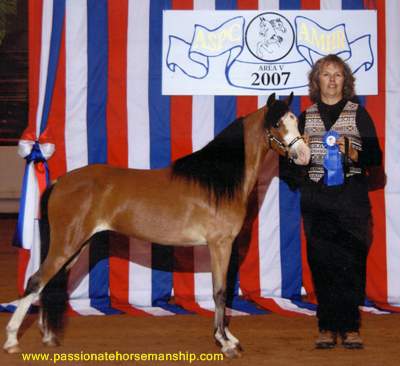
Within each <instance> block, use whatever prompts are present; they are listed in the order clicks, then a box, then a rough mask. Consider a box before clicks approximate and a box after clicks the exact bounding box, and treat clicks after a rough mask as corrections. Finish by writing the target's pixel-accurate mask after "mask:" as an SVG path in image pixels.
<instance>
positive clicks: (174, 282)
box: [19, 0, 400, 315]
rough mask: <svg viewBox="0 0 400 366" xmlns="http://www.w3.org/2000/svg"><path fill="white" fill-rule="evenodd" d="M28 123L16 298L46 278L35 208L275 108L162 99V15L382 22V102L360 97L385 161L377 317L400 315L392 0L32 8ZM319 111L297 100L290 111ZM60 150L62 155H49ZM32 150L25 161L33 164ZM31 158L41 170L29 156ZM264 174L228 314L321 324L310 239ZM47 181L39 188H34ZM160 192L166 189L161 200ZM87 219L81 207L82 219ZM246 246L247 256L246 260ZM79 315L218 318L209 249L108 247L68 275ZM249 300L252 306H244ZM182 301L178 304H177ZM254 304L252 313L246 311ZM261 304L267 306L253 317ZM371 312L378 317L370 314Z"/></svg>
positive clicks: (171, 1) (236, 100)
mask: <svg viewBox="0 0 400 366" xmlns="http://www.w3.org/2000/svg"><path fill="white" fill-rule="evenodd" d="M29 6H30V8H29V31H30V33H29V51H30V63H29V65H30V76H29V79H30V115H29V118H30V120H29V128H28V130H27V131H26V133H25V135H24V137H23V139H22V140H24V141H22V142H21V150H22V155H24V156H26V155H28V154H30V151H31V150H32V146H34V145H33V142H34V141H35V140H38V141H39V143H40V146H39V147H40V148H38V145H37V144H36V145H35V146H36V149H35V148H34V149H33V150H35V154H36V155H35V154H32V153H31V154H30V155H29V157H30V158H28V162H29V161H30V160H32V159H34V158H35V157H36V159H38V157H39V158H40V157H41V156H44V157H45V158H48V161H47V162H44V163H43V162H42V163H41V164H36V165H34V164H32V163H28V164H27V173H26V177H25V180H24V187H23V193H24V194H23V197H24V198H23V200H22V202H21V210H20V220H19V239H20V242H21V245H22V248H21V249H20V260H19V262H20V263H19V289H20V291H21V292H22V291H23V287H24V284H25V283H26V280H27V278H28V277H29V276H30V275H31V274H32V273H33V272H34V271H35V269H36V268H37V266H38V258H39V251H38V247H39V238H38V230H37V216H38V215H37V207H38V206H37V199H38V196H39V192H40V190H41V189H43V187H44V186H45V184H46V176H45V172H46V170H45V166H46V165H48V168H49V172H50V177H51V179H56V178H57V177H58V176H60V175H61V174H64V173H65V172H66V171H70V170H72V169H75V168H78V167H81V166H84V165H87V164H92V163H108V164H113V165H117V166H122V167H130V168H144V169H152V168H160V167H165V166H166V165H168V164H169V163H170V162H171V161H172V160H174V159H176V158H178V157H180V156H182V155H185V154H188V153H190V152H192V151H195V150H198V149H199V148H201V147H202V146H204V145H205V144H206V143H207V142H208V141H210V140H211V139H212V138H213V137H214V136H215V134H216V133H218V132H219V131H221V130H222V129H223V128H224V127H225V126H227V124H228V123H229V122H231V121H233V120H234V119H235V118H236V117H237V116H241V115H245V114H247V113H249V112H251V111H254V110H256V109H257V108H258V107H259V106H261V105H263V104H264V103H265V100H266V96H259V97H254V96H240V97H232V96H162V95H161V62H162V59H161V55H162V52H161V41H162V12H163V10H165V9H207V10H213V9H215V10H232V9H238V10H240V9H243V10H247V9H259V10H267V9H268V10H270V9H275V10H278V9H280V10H293V9H302V10H306V9H325V10H327V9H336V10H340V9H344V10H345V9H377V11H378V37H379V39H378V53H379V54H378V68H379V72H378V73H379V94H378V95H377V96H367V97H361V100H362V102H363V103H364V104H365V106H366V108H367V109H368V111H369V112H370V114H371V115H372V117H373V119H374V121H375V123H376V127H377V131H378V135H379V138H380V143H381V146H382V147H383V149H384V150H385V152H386V154H385V169H386V174H387V184H386V187H385V189H380V190H377V191H374V192H371V200H372V203H373V214H374V219H375V223H374V227H373V231H374V242H373V246H372V249H371V252H370V256H369V260H368V285H367V292H368V298H369V301H368V304H367V305H369V306H367V307H365V309H366V310H368V309H376V308H380V309H389V310H390V309H392V310H397V306H400V305H399V304H400V282H399V281H398V278H400V259H399V258H400V245H399V243H400V240H399V239H400V238H399V236H400V234H399V232H400V230H399V227H400V224H399V223H398V212H396V210H398V207H400V192H399V189H400V184H399V183H400V182H399V180H400V173H399V172H400V169H399V166H398V165H399V159H398V156H400V154H399V146H400V144H399V141H400V125H399V124H398V123H397V122H398V121H399V120H400V106H399V104H400V103H399V100H400V98H399V86H400V71H399V68H398V65H399V61H400V54H399V53H400V52H399V48H400V42H399V35H398V32H395V31H394V29H397V24H398V19H399V17H400V6H399V4H398V2H397V1H392V0H386V1H385V0H377V1H365V0H364V1H363V0H343V1H341V0H68V1H66V0H30V2H29ZM309 104H310V102H309V100H308V98H307V97H296V98H295V101H294V111H295V112H296V113H299V112H300V111H301V110H303V109H304V108H305V107H306V106H308V105H309ZM52 144H54V146H55V152H54V154H53V155H52V156H51V157H49V156H50V155H51V154H52V149H51V147H52V146H53V145H52ZM35 146H34V147H35ZM24 151H25V152H24ZM32 156H33V157H32ZM278 173H279V162H278V159H277V156H276V155H275V154H274V153H270V154H269V155H268V156H267V159H266V161H265V166H264V169H263V173H262V176H261V177H260V179H259V182H258V189H257V195H256V196H257V197H256V199H255V202H254V211H257V210H259V211H258V216H257V217H256V219H255V220H254V222H253V223H252V224H251V225H250V224H249V225H247V227H246V228H245V229H246V230H244V232H243V233H242V234H241V236H240V237H239V239H238V240H237V244H238V245H237V246H236V247H235V250H234V253H233V259H232V263H231V270H230V274H229V284H230V288H231V292H232V294H233V298H232V300H231V301H230V302H229V308H230V309H229V312H231V313H232V314H247V313H259V312H263V311H262V310H260V307H259V306H261V307H262V308H263V309H265V310H271V311H276V312H279V313H282V314H287V315H296V314H310V315H311V314H314V308H315V307H314V306H313V305H312V304H310V303H308V302H304V301H301V295H302V294H303V295H304V293H305V292H306V294H307V296H308V300H309V301H310V302H312V301H313V300H314V295H313V288H312V281H311V276H310V271H309V268H308V266H307V263H306V259H305V258H306V254H305V245H304V235H303V233H302V230H301V217H300V213H299V194H298V193H297V192H292V191H290V190H289V189H288V187H287V186H286V184H285V183H284V182H282V181H280V180H279V179H278V178H277V177H276V176H277V175H278ZM38 177H39V178H38ZM160 189H162V187H160ZM396 202H397V203H396ZM76 209H77V210H79V207H77V208H76ZM243 246H248V251H247V254H246V255H244V254H243V253H245V252H246V251H245V250H243V249H242V247H243ZM69 292H70V311H71V312H76V313H79V314H99V315H101V314H110V313H115V312H119V311H123V312H128V313H133V314H153V315H168V314H173V313H185V312H187V311H189V312H192V311H194V312H199V313H205V314H209V313H210V310H212V308H213V303H212V290H211V274H210V268H209V258H208V252H207V248H205V247H204V248H203V247H195V248H173V247H164V246H160V245H157V244H151V245H149V244H148V243H143V242H141V241H139V240H136V239H134V238H125V237H122V236H119V235H117V234H104V235H102V236H100V238H99V239H98V240H97V243H96V245H93V246H91V249H90V250H89V251H86V252H85V253H83V254H82V256H81V258H80V259H79V261H78V263H77V264H76V265H75V266H74V267H73V269H72V271H71V273H70V276H69ZM239 295H244V296H239ZM171 297H173V299H174V302H173V303H172V302H171V301H170V299H171ZM243 298H246V299H251V300H253V302H249V301H246V300H243ZM254 302H255V303H257V304H258V305H259V306H258V307H256V306H254ZM370 311H371V310H370Z"/></svg>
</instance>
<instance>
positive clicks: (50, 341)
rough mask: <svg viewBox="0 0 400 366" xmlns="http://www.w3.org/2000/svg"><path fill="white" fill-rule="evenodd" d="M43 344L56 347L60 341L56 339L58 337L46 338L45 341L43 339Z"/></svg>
mask: <svg viewBox="0 0 400 366" xmlns="http://www.w3.org/2000/svg"><path fill="white" fill-rule="evenodd" d="M43 344H44V345H45V346H46V347H58V346H59V345H60V342H59V341H58V339H56V338H53V339H48V340H46V341H43Z"/></svg>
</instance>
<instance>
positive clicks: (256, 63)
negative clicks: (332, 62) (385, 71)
mask: <svg viewBox="0 0 400 366" xmlns="http://www.w3.org/2000/svg"><path fill="white" fill-rule="evenodd" d="M163 25H164V28H163V65H162V72H163V75H162V81H163V85H162V86H163V89H162V92H163V94H165V95H185V94H188V95H193V94H195V95H196V94H198V95H202V94H211V95H258V94H261V93H263V92H267V93H271V92H276V93H278V94H281V95H285V94H288V93H289V91H294V93H295V94H296V95H307V94H308V87H307V85H308V79H307V74H308V72H309V71H310V70H311V67H312V66H313V64H314V63H315V62H316V61H317V60H318V59H319V58H321V57H323V56H326V55H328V54H332V53H333V54H337V55H339V56H340V57H341V58H343V59H344V60H345V61H346V62H347V63H348V64H349V65H350V67H351V69H352V70H353V73H354V74H355V76H356V78H357V93H358V94H363V95H375V94H377V66H376V52H377V23H376V11H346V12H343V11H280V12H277V11H265V12H260V11H259V12H255V11H218V12H209V11H164V14H163Z"/></svg>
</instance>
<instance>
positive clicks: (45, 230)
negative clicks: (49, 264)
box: [40, 185, 68, 332]
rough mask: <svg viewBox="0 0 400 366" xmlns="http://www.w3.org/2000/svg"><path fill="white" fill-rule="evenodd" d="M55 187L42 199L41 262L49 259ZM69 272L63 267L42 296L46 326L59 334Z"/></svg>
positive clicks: (65, 304) (51, 187)
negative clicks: (50, 210) (50, 207)
mask: <svg viewBox="0 0 400 366" xmlns="http://www.w3.org/2000/svg"><path fill="white" fill-rule="evenodd" d="M53 187H54V185H52V186H50V187H49V188H47V190H46V191H45V192H44V193H43V195H42V199H41V219H40V240H41V254H40V257H41V262H43V261H44V260H45V258H46V257H47V253H48V252H49V246H50V230H51V228H50V225H49V218H48V210H47V205H48V201H49V197H50V194H51V192H52V190H53ZM67 300H68V294H67V271H66V270H65V267H63V268H62V269H61V270H60V271H59V272H58V273H57V274H56V275H55V276H54V277H53V278H52V279H51V280H50V281H49V283H48V284H47V285H46V286H45V287H44V289H43V291H42V292H41V294H40V301H41V306H42V310H43V320H44V323H45V326H46V327H47V328H48V329H49V330H51V331H53V332H57V331H59V330H61V329H62V328H63V325H64V321H63V320H64V313H65V310H66V308H67Z"/></svg>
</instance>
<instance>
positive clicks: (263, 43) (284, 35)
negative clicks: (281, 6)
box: [246, 12, 294, 61]
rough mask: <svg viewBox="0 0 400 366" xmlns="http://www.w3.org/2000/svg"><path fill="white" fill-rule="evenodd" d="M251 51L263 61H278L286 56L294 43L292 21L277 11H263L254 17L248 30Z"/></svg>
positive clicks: (247, 42)
mask: <svg viewBox="0 0 400 366" xmlns="http://www.w3.org/2000/svg"><path fill="white" fill-rule="evenodd" d="M246 44H247V47H248V49H249V51H250V52H251V53H252V54H253V55H254V56H255V57H257V58H258V59H260V60H263V61H277V60H280V59H282V58H283V57H285V56H286V55H287V54H288V53H289V52H290V50H291V49H292V47H293V44H294V30H293V27H292V25H291V24H290V22H289V21H288V20H287V19H286V18H285V17H283V16H282V15H280V14H277V13H272V12H268V13H263V14H261V15H259V16H257V17H255V18H253V19H252V20H251V21H250V23H249V25H248V27H247V30H246Z"/></svg>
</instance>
